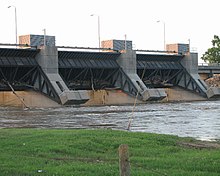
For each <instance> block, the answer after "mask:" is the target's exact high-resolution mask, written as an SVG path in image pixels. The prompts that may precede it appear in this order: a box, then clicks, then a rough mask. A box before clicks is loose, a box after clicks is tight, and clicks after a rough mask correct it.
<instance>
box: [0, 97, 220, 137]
mask: <svg viewBox="0 0 220 176" xmlns="http://www.w3.org/2000/svg"><path fill="white" fill-rule="evenodd" d="M132 109H133V106H132V105H129V106H100V107H79V106H76V107H75V106H70V107H61V108H33V109H27V110H23V109H20V108H11V107H0V128H65V129H66V128H71V129H82V128H86V129H87V128H92V129H94V128H111V129H119V130H127V127H128V122H129V119H130V120H131V128H130V131H134V132H135V131H139V132H152V133H160V134H173V135H178V136H181V137H194V138H197V139H201V140H220V101H200V102H187V103H153V104H144V105H137V106H136V107H135V109H134V113H132ZM132 114H133V115H132Z"/></svg>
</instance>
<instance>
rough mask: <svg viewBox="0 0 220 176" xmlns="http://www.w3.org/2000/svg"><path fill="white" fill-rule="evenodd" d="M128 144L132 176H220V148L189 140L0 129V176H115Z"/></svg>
mask: <svg viewBox="0 0 220 176" xmlns="http://www.w3.org/2000/svg"><path fill="white" fill-rule="evenodd" d="M121 144H128V146H129V155H130V165H131V175H132V176H141V175H147V176H165V175H167V176H209V175H210V176H219V175H220V147H219V145H218V144H212V143H210V144H209V143H205V145H204V143H201V142H199V141H196V140H194V139H191V138H179V137H177V136H170V135H158V134H151V133H134V132H126V131H115V130H61V129H49V130H48V129H0V175H1V176H32V175H33V176H35V175H37V176H38V175H43V176H44V175H48V176H65V175H67V176H70V175H73V176H79V175H80V176H81V175H83V176H84V175H85V176H87V175H88V176H110V175H114V176H115V175H116V176H117V175H119V164H118V147H119V146H120V145H121Z"/></svg>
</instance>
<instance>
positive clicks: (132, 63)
mask: <svg viewBox="0 0 220 176" xmlns="http://www.w3.org/2000/svg"><path fill="white" fill-rule="evenodd" d="M20 46H21V45H20ZM67 49H69V50H67ZM75 49H77V48H76V47H75V48H74V47H58V46H38V47H34V48H33V47H32V48H31V47H28V48H26V47H24V48H19V47H17V48H10V47H5V48H4V47H2V48H0V105H5V106H7V105H13V106H27V107H31V106H33V107H42V106H43V107H45V106H48V107H54V106H61V105H79V104H80V105H103V104H106V105H110V104H129V103H134V100H135V99H137V103H147V102H150V101H159V102H160V101H161V102H163V101H181V100H182V101H185V100H206V99H210V98H216V97H219V95H220V90H219V88H215V87H208V86H207V85H206V83H205V82H204V81H203V80H202V79H201V78H200V76H199V74H198V55H197V53H190V52H188V53H178V52H177V53H166V52H164V53H149V52H148V51H144V50H132V49H129V48H128V49H126V48H125V49H126V50H125V49H124V50H114V49H112V48H99V49H98V50H92V49H91V50H87V51H85V49H83V48H81V49H82V50H79V48H78V50H77V51H76V50H75Z"/></svg>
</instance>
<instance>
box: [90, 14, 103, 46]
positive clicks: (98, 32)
mask: <svg viewBox="0 0 220 176" xmlns="http://www.w3.org/2000/svg"><path fill="white" fill-rule="evenodd" d="M90 16H97V17H98V41H99V48H101V42H100V17H99V15H96V14H92V15H90Z"/></svg>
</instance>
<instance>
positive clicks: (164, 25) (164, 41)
mask: <svg viewBox="0 0 220 176" xmlns="http://www.w3.org/2000/svg"><path fill="white" fill-rule="evenodd" d="M160 22H161V23H163V45H164V46H163V47H164V51H166V24H165V22H164V21H160V20H158V21H157V23H160Z"/></svg>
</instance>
